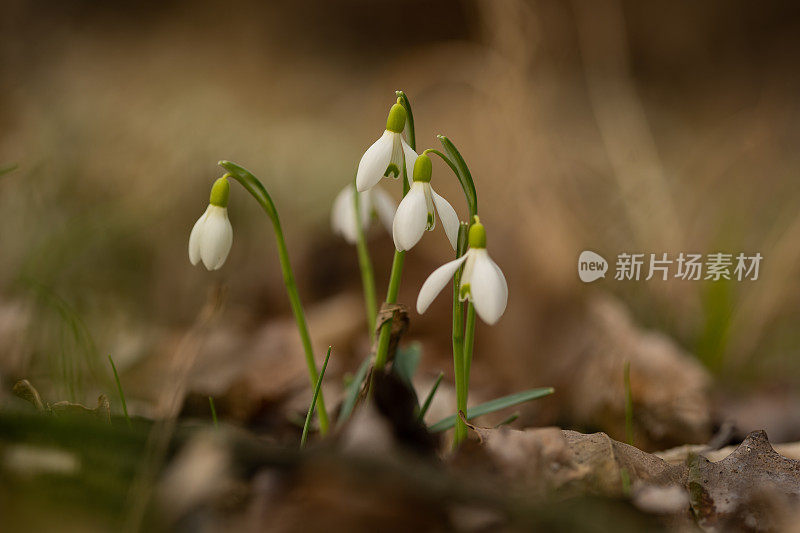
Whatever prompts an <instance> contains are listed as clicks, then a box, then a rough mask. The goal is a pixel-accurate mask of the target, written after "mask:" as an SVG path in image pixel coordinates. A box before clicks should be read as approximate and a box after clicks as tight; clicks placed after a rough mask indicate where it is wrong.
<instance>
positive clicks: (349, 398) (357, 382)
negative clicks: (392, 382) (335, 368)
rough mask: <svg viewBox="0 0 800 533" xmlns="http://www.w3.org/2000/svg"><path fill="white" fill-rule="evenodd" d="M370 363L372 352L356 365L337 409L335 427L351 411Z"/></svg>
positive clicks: (348, 416) (344, 420)
mask: <svg viewBox="0 0 800 533" xmlns="http://www.w3.org/2000/svg"><path fill="white" fill-rule="evenodd" d="M371 363H372V354H369V355H367V356H366V357H365V358H364V361H363V362H362V363H361V366H359V367H358V372H356V375H355V377H353V380H352V381H351V382H350V384H349V385H348V386H347V391H346V392H345V397H344V401H343V402H342V408H341V410H340V411H339V418H338V419H337V420H336V427H337V428H339V427H342V426H343V425H344V423H345V422H347V419H348V418H350V415H351V414H352V413H353V408H354V407H355V406H356V401H357V400H358V393H359V392H361V385H362V384H363V383H364V379H365V378H366V377H367V372H369V366H370V364H371Z"/></svg>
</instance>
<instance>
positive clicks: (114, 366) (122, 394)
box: [108, 355, 131, 427]
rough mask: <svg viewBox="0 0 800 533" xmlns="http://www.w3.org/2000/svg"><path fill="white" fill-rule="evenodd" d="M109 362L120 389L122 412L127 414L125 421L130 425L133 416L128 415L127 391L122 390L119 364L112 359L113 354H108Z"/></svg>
mask: <svg viewBox="0 0 800 533" xmlns="http://www.w3.org/2000/svg"><path fill="white" fill-rule="evenodd" d="M108 362H109V363H111V370H113V371H114V380H115V381H116V382H117V390H118V391H119V399H120V402H121V403H122V412H123V413H124V414H125V421H126V422H127V423H128V427H130V425H131V417H129V416H128V405H127V404H126V403H125V393H124V392H122V383H120V381H119V374H117V366H116V365H115V364H114V360H113V359H111V356H110V355H109V356H108Z"/></svg>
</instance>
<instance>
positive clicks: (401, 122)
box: [386, 99, 406, 133]
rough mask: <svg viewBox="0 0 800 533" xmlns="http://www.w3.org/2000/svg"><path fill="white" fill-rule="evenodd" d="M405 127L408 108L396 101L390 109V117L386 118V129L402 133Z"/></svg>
mask: <svg viewBox="0 0 800 533" xmlns="http://www.w3.org/2000/svg"><path fill="white" fill-rule="evenodd" d="M398 100H399V99H398ZM405 127H406V108H405V107H403V106H402V104H400V103H396V104H394V105H393V106H392V108H391V109H390V110H389V118H387V119H386V129H387V130H388V131H391V132H393V133H402V132H403V128H405Z"/></svg>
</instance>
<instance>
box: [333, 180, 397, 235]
mask: <svg viewBox="0 0 800 533" xmlns="http://www.w3.org/2000/svg"><path fill="white" fill-rule="evenodd" d="M358 194H360V195H361V196H360V197H359V199H358V200H359V201H358V211H359V213H358V214H359V217H358V220H359V222H361V227H362V228H364V230H366V229H367V228H368V227H369V224H370V221H371V220H372V217H373V215H376V216H377V217H378V220H380V221H381V223H382V224H383V226H384V227H385V228H386V231H391V230H392V220H393V219H394V212H395V210H396V209H397V206H396V205H395V202H394V200H392V197H391V196H389V194H388V193H387V192H386V191H384V190H383V189H381V188H380V187H373V188H372V189H370V190H368V191H364V192H361V193H358ZM355 195H356V188H355V186H354V185H353V184H352V183H351V184H350V185H348V186H347V187H345V188H344V189H342V192H340V193H339V194H338V195H337V196H336V199H335V200H334V201H333V208H332V209H331V227H332V228H333V232H334V233H336V234H337V235H341V236H342V237H344V240H346V241H347V242H349V243H350V244H356V242H357V241H358V226H356V198H355Z"/></svg>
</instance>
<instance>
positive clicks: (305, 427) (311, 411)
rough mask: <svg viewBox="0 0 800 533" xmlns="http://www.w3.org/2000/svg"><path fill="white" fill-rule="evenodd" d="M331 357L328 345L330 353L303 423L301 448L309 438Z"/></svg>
mask: <svg viewBox="0 0 800 533" xmlns="http://www.w3.org/2000/svg"><path fill="white" fill-rule="evenodd" d="M330 357H331V346H328V353H327V354H326V355H325V361H324V362H323V363H322V369H321V370H320V371H319V377H318V378H317V383H316V385H314V395H313V396H312V397H311V405H309V406H308V414H306V423H305V424H304V425H303V435H302V436H301V437H300V448H305V446H306V440H308V428H309V427H310V426H311V417H312V416H313V415H314V411H315V410H316V407H317V397H318V396H319V391H320V389H322V378H324V377H325V369H326V368H328V359H330Z"/></svg>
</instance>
